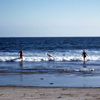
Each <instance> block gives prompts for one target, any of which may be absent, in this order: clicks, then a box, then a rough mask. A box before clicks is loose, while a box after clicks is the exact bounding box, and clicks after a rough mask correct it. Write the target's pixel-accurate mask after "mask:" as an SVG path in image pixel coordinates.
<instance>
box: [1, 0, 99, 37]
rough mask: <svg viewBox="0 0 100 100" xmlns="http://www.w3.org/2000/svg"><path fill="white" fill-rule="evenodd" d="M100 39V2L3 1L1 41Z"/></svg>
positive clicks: (66, 0) (76, 0)
mask: <svg viewBox="0 0 100 100" xmlns="http://www.w3.org/2000/svg"><path fill="white" fill-rule="evenodd" d="M41 36H42V37H47V36H50V37H52V36H54V37H55V36H62V37H64V36H65V37H68V36H100V0H0V37H41Z"/></svg>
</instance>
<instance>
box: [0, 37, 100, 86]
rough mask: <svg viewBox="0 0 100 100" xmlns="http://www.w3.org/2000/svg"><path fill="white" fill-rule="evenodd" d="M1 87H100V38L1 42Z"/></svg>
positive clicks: (57, 38) (36, 39) (14, 39)
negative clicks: (20, 52) (21, 53)
mask: <svg viewBox="0 0 100 100" xmlns="http://www.w3.org/2000/svg"><path fill="white" fill-rule="evenodd" d="M20 50H22V51H23V59H20V55H18V53H19V51H20ZM83 50H85V51H86V53H87V54H88V56H87V57H86V62H85V63H84V61H83V57H82V53H83ZM47 54H51V55H52V57H48V56H47ZM0 86H35V87H100V37H18V38H17V37H13V38H12V37H11V38H10V37H9V38H0Z"/></svg>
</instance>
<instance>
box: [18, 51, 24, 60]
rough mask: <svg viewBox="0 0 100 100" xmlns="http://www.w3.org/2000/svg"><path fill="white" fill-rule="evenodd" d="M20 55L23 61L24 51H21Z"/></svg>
mask: <svg viewBox="0 0 100 100" xmlns="http://www.w3.org/2000/svg"><path fill="white" fill-rule="evenodd" d="M19 53H20V58H21V59H23V51H22V50H21V51H19ZM19 53H18V54H19Z"/></svg>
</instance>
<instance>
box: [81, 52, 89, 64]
mask: <svg viewBox="0 0 100 100" xmlns="http://www.w3.org/2000/svg"><path fill="white" fill-rule="evenodd" d="M82 56H83V59H84V63H85V57H86V56H88V55H87V53H86V52H85V50H83V53H82Z"/></svg>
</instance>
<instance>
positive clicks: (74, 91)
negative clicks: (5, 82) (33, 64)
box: [0, 87, 100, 100]
mask: <svg viewBox="0 0 100 100" xmlns="http://www.w3.org/2000/svg"><path fill="white" fill-rule="evenodd" d="M0 100H100V88H44V87H0Z"/></svg>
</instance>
